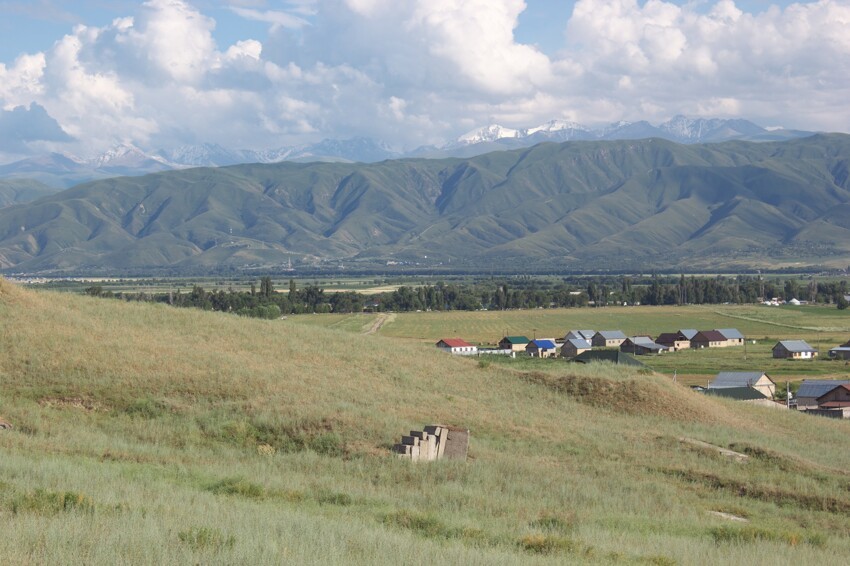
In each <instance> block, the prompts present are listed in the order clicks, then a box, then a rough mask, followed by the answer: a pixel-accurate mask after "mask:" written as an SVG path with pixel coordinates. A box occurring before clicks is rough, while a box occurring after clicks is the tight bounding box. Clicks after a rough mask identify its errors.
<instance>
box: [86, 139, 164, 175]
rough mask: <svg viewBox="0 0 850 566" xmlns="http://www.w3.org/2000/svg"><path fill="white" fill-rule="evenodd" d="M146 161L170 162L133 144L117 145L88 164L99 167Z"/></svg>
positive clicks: (129, 165)
mask: <svg viewBox="0 0 850 566" xmlns="http://www.w3.org/2000/svg"><path fill="white" fill-rule="evenodd" d="M146 161H155V162H157V163H160V164H162V165H163V166H165V167H170V166H171V164H170V163H168V161H167V160H166V159H164V158H162V157H160V156H159V155H148V154H147V153H145V152H144V151H142V150H141V149H139V148H138V147H136V146H135V145H133V144H120V145H117V146H115V147H113V148H111V149H109V150H107V151H105V152H103V153H101V154H100V155H98V156H97V157H95V158H94V159H91V160H89V162H88V163H89V165H91V166H93V167H95V168H96V169H100V168H102V167H136V166H138V165H139V164H141V163H143V162H146Z"/></svg>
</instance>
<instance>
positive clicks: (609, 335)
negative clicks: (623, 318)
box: [596, 330, 626, 340]
mask: <svg viewBox="0 0 850 566" xmlns="http://www.w3.org/2000/svg"><path fill="white" fill-rule="evenodd" d="M596 334H599V335H600V336H602V337H603V338H604V339H606V340H619V339H621V338H622V339H623V340H625V339H626V335H625V334H623V333H622V332H621V331H620V330H600V331H599V332H597V333H596Z"/></svg>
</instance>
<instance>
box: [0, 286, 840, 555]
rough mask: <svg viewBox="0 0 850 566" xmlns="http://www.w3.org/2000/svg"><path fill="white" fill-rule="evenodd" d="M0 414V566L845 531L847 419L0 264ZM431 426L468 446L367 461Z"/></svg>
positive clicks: (812, 548)
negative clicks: (425, 458)
mask: <svg viewBox="0 0 850 566" xmlns="http://www.w3.org/2000/svg"><path fill="white" fill-rule="evenodd" d="M567 368H569V369H567ZM0 414H2V415H3V416H4V417H5V419H6V420H7V421H9V422H11V423H12V424H14V425H15V428H14V429H12V430H3V431H0V447H2V450H3V454H4V457H3V459H2V460H0V517H2V519H3V521H4V529H5V530H4V537H2V539H1V540H0V561H2V562H4V563H16V564H17V563H61V562H63V560H67V557H68V556H74V557H75V559H76V560H78V561H83V562H86V563H92V564H114V563H139V564H146V563H150V564H161V563H252V564H265V563H269V564H272V563H280V562H281V561H287V562H296V563H323V564H326V563H348V562H357V563H370V564H371V563H386V562H392V563H399V562H403V563H411V564H416V563H434V562H440V563H451V564H461V563H463V564H518V563H523V564H525V563H564V562H607V563H626V564H628V563H657V564H672V563H677V564H691V563H693V564H698V563H705V562H711V563H751V564H768V563H776V562H782V561H786V560H789V561H794V562H797V563H810V562H811V563H815V562H817V563H824V562H826V563H836V562H837V561H838V562H840V561H841V557H842V556H844V553H845V552H846V551H845V549H846V545H847V543H848V542H850V541H848V534H847V533H850V519H848V516H847V514H846V513H845V512H844V509H846V508H847V507H846V506H847V505H848V503H850V497H848V495H847V493H848V491H847V483H846V474H844V473H843V472H841V470H846V469H850V450H848V448H850V440H848V435H847V424H846V423H843V422H835V421H832V420H829V419H815V418H810V417H806V416H804V415H799V414H789V413H786V412H782V411H770V410H762V409H759V408H756V407H749V406H744V405H736V404H735V403H733V402H731V401H725V400H720V399H709V398H705V397H701V396H698V395H696V394H694V393H692V392H691V391H689V390H688V389H686V388H684V387H682V386H680V385H677V384H674V383H672V382H670V380H669V379H667V378H665V377H663V376H658V375H646V374H645V373H641V372H635V371H633V370H623V369H622V368H615V367H611V366H606V365H604V364H591V365H589V366H586V367H577V366H571V365H570V366H568V365H558V366H555V365H552V366H551V368H549V369H547V370H546V371H541V372H536V371H526V370H521V371H520V370H517V369H514V368H513V367H511V366H505V365H501V364H495V363H494V364H490V365H487V364H483V365H479V364H478V363H477V361H476V360H470V359H459V358H452V357H449V356H446V355H444V354H442V353H440V352H436V351H434V349H433V348H432V347H430V346H423V345H421V344H418V343H411V342H409V341H399V340H394V339H390V338H386V337H382V336H380V335H375V336H361V335H358V334H354V333H346V332H339V331H335V330H333V329H325V328H319V327H310V326H308V325H301V324H295V323H293V322H292V321H291V320H283V321H258V320H249V319H244V318H237V317H232V316H228V315H220V314H215V313H204V312H198V311H188V310H185V311H184V310H176V309H169V308H167V307H163V306H155V305H145V304H127V303H121V302H115V301H103V300H97V299H90V298H85V297H76V296H71V295H61V294H53V293H36V292H32V291H25V290H21V289H19V288H17V287H14V286H12V285H9V284H8V283H6V282H3V281H2V280H0ZM431 422H441V423H445V424H451V425H456V426H465V427H468V428H470V429H471V430H472V442H471V447H470V460H469V461H468V462H467V463H455V462H440V463H436V464H434V465H425V466H412V465H410V464H409V463H406V462H402V461H400V460H397V459H395V458H392V457H390V456H389V454H388V447H389V446H390V445H391V444H392V443H393V442H394V441H396V440H397V438H398V436H399V435H400V434H402V433H405V432H406V431H407V430H409V429H412V428H418V427H421V426H422V425H424V424H426V423H431ZM682 436H686V437H689V438H697V439H700V440H704V441H706V442H710V443H712V444H715V445H718V446H724V447H729V446H730V445H733V444H734V445H735V446H736V447H738V449H740V450H742V451H744V452H746V453H748V454H751V458H750V460H751V461H750V462H749V463H747V464H743V465H742V464H733V463H730V462H729V461H727V460H726V459H724V458H722V457H719V456H717V455H715V454H711V453H706V452H702V451H695V450H689V449H687V448H683V446H682V444H681V443H680V442H678V441H676V439H677V438H679V437H682ZM69 494H70V495H69ZM789 494H793V498H792V497H790V496H789ZM75 502H79V504H77V503H75ZM718 509H719V510H724V511H726V510H728V511H730V512H733V513H735V514H736V515H740V516H746V517H747V518H748V519H749V520H750V523H749V524H748V525H749V526H751V527H752V529H753V530H751V531H744V530H741V531H738V530H732V531H727V530H717V529H718V527H719V526H720V525H722V524H723V523H722V522H721V521H722V519H720V518H717V517H714V516H712V515H710V514H709V513H708V511H709V510H718ZM95 541H96V543H97V544H95ZM792 542H793V544H792Z"/></svg>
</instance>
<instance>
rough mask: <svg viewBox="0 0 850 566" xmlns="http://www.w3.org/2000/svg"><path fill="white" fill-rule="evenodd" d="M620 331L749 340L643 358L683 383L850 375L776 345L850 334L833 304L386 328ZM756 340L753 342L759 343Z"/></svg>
mask: <svg viewBox="0 0 850 566" xmlns="http://www.w3.org/2000/svg"><path fill="white" fill-rule="evenodd" d="M375 316H376V315H363V314H357V315H323V316H313V317H294V319H293V321H294V323H296V324H305V325H318V326H325V327H330V328H338V329H343V330H349V331H353V332H359V331H362V329H363V328H368V327H369V326H370V324H371V322H370V321H372V320H374V317H375ZM581 328H592V329H596V330H614V329H617V330H622V331H623V332H625V333H626V334H629V335H632V334H648V335H651V336H657V335H658V334H660V333H662V332H673V331H676V330H678V329H680V328H697V329H702V330H705V329H713V328H737V329H739V330H740V331H741V332H742V333H743V334H744V335H745V336H747V338H748V340H747V342H748V343H747V345H746V347H745V348H743V347H735V348H719V349H711V350H700V351H695V350H690V351H688V350H683V351H680V352H675V353H670V354H664V355H662V356H650V357H644V358H642V361H643V362H644V363H646V364H647V365H649V366H650V367H652V368H653V369H655V370H657V371H658V372H660V373H664V374H667V375H673V374H674V373H675V374H676V375H677V378H678V379H679V380H681V381H682V382H683V383H685V384H703V385H704V384H705V382H706V380H708V379H711V378H712V377H713V376H714V375H716V374H717V372H719V371H756V370H760V371H765V372H767V373H768V374H769V375H771V376H772V377H774V378H775V379H778V380H782V381H785V380H788V381H791V382H795V381H800V380H803V379H811V378H819V379H821V378H822V379H829V378H845V379H846V378H850V366H846V365H844V364H843V363H842V362H836V361H832V360H828V359H826V357H825V356H824V357H823V358H821V359H818V360H816V361H813V362H808V361H807V362H800V361H793V362H792V361H788V360H778V359H774V358H773V357H772V353H771V352H772V348H773V346H774V345H775V344H776V342H778V341H779V340H791V339H803V340H807V341H809V343H810V344H812V346H815V347H819V348H820V349H821V351H822V352H823V353H825V351H826V350H828V349H829V348H831V347H833V346H836V345H838V344H843V343H844V342H846V341H847V340H848V339H850V314H848V311H839V310H838V309H836V308H835V307H830V306H799V307H795V306H783V307H765V306H758V305H709V306H684V307H606V308H601V309H593V308H577V309H538V310H509V311H477V312H462V311H453V312H420V313H397V314H393V315H392V319H391V320H389V321H386V322H385V323H384V324H382V325H381V327H380V330H379V333H380V334H381V335H384V336H390V337H394V338H400V339H407V340H411V341H421V342H423V343H433V342H436V341H437V340H439V339H440V338H445V337H448V336H460V337H463V338H464V339H466V340H469V341H471V342H473V343H477V344H483V345H494V344H495V343H497V342H498V341H499V339H501V337H502V336H505V335H526V336H528V337H529V338H531V337H533V336H537V337H563V336H564V334H566V333H567V332H568V331H569V330H572V329H581ZM753 341H755V344H754V343H753ZM512 363H513V364H514V365H515V366H516V365H520V364H521V365H522V366H523V367H531V366H529V364H537V366H536V367H537V368H539V369H542V370H544V371H547V368H550V367H554V371H560V370H561V369H562V368H560V366H558V365H555V366H553V364H560V361H547V360H534V361H521V362H512Z"/></svg>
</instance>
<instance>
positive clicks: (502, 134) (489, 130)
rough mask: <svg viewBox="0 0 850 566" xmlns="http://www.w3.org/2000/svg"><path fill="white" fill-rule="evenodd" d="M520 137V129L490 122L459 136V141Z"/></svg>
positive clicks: (462, 142)
mask: <svg viewBox="0 0 850 566" xmlns="http://www.w3.org/2000/svg"><path fill="white" fill-rule="evenodd" d="M517 137H520V132H519V130H514V129H511V128H505V127H504V126H500V125H498V124H490V125H489V126H484V127H483V128H478V129H477V130H472V131H471V132H467V133H465V134H463V135H462V136H460V137H459V138H458V140H457V141H458V143H461V144H474V143H481V142H488V141H496V140H499V139H502V138H517Z"/></svg>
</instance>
